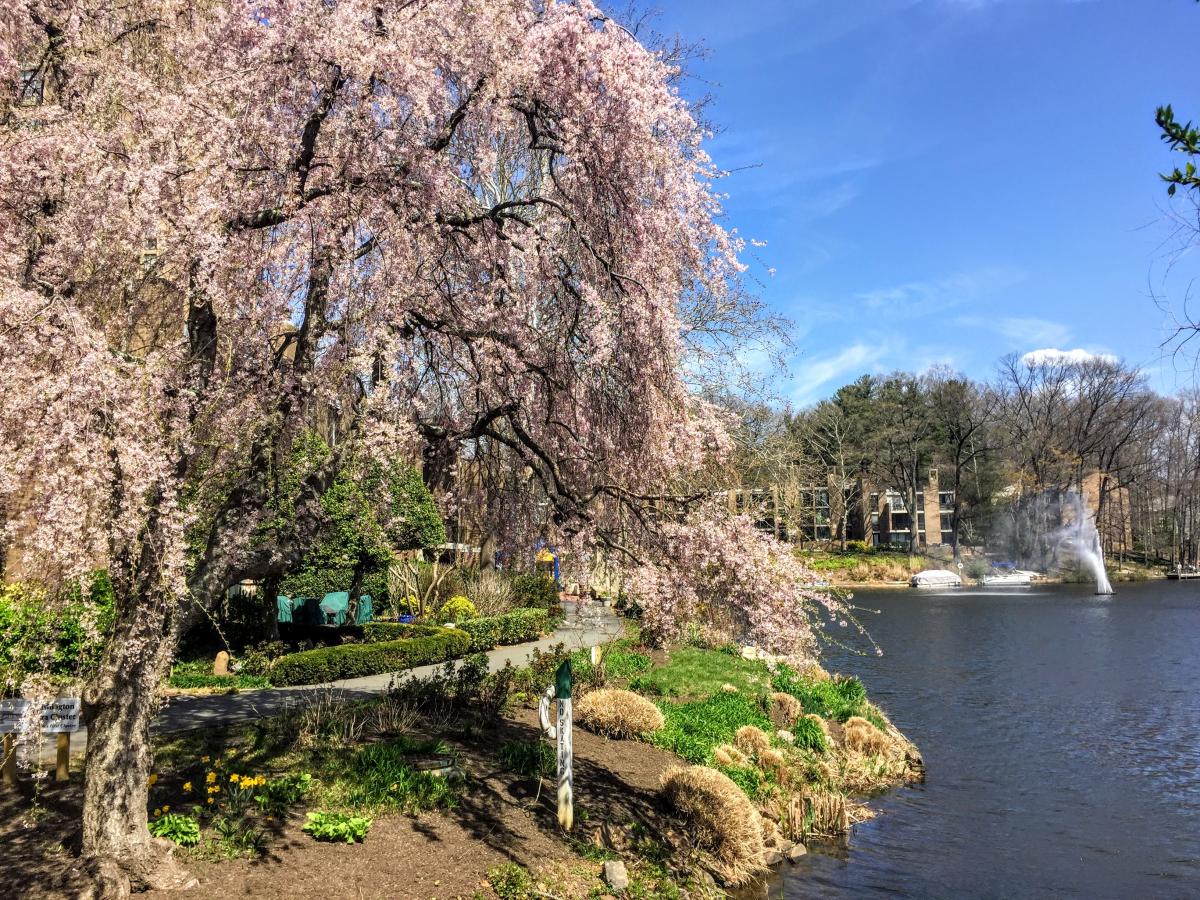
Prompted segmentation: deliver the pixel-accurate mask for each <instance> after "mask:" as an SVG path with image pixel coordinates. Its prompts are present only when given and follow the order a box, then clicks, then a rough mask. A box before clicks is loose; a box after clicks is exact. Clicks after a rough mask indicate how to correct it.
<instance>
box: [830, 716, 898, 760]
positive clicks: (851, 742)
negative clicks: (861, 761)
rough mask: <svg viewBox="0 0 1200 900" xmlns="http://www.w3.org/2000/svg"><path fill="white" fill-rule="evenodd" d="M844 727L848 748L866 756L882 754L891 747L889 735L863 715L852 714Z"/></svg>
mask: <svg viewBox="0 0 1200 900" xmlns="http://www.w3.org/2000/svg"><path fill="white" fill-rule="evenodd" d="M842 727H843V728H844V729H845V733H844V737H845V741H846V747H847V749H850V750H855V751H857V752H858V753H862V754H863V755H864V756H880V755H883V754H885V753H887V752H888V750H889V749H891V745H892V742H891V740H890V739H889V738H888V736H887V735H886V734H884V733H883V732H882V731H880V730H879V729H878V728H876V727H875V726H874V725H872V724H871V723H870V722H868V721H867V720H866V719H864V718H862V717H861V716H851V717H850V718H849V719H847V720H846V724H845V725H843V726H842Z"/></svg>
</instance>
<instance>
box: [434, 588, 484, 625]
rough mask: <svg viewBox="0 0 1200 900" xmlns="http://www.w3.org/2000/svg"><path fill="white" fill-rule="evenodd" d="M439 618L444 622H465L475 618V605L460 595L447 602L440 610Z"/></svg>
mask: <svg viewBox="0 0 1200 900" xmlns="http://www.w3.org/2000/svg"><path fill="white" fill-rule="evenodd" d="M438 618H439V619H440V620H441V621H443V622H464V621H466V620H467V619H473V618H475V604H474V603H472V602H471V601H470V600H468V599H467V598H466V597H464V596H463V595H462V594H458V595H456V596H454V597H451V598H450V599H449V600H447V601H446V602H445V603H444V604H443V605H442V608H441V609H439V610H438Z"/></svg>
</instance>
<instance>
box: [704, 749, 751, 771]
mask: <svg viewBox="0 0 1200 900" xmlns="http://www.w3.org/2000/svg"><path fill="white" fill-rule="evenodd" d="M713 762H715V763H716V764H717V765H719V766H736V767H737V768H739V769H740V768H743V767H745V766H748V765H750V758H749V757H748V756H746V754H745V753H743V752H742V751H741V750H739V749H738V748H737V747H734V746H733V745H732V744H722V745H721V746H719V747H717V748H716V749H714V750H713Z"/></svg>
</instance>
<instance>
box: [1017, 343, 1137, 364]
mask: <svg viewBox="0 0 1200 900" xmlns="http://www.w3.org/2000/svg"><path fill="white" fill-rule="evenodd" d="M1093 360H1103V361H1104V362H1114V363H1115V362H1116V361H1117V358H1116V357H1115V356H1113V355H1112V354H1111V353H1092V352H1091V351H1090V350H1084V349H1082V348H1080V347H1076V348H1075V349H1074V350H1059V349H1057V348H1055V347H1045V348H1043V349H1041V350H1030V351H1029V352H1028V353H1026V354H1025V355H1024V356H1022V357H1021V362H1023V363H1025V365H1027V366H1043V365H1062V364H1064V363H1086V362H1092V361H1093Z"/></svg>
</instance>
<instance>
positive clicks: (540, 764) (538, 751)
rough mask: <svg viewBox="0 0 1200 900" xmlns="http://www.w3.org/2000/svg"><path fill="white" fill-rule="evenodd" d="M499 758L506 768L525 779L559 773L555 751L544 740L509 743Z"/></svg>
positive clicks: (504, 746)
mask: <svg viewBox="0 0 1200 900" xmlns="http://www.w3.org/2000/svg"><path fill="white" fill-rule="evenodd" d="M497 757H498V758H499V760H500V764H501V765H502V766H504V768H506V769H508V770H509V771H511V772H515V773H516V774H518V775H520V776H522V777H523V778H544V777H549V776H551V775H553V774H554V773H555V772H556V771H558V760H557V759H556V758H555V755H554V750H552V749H551V747H550V745H549V744H547V743H546V742H545V741H542V740H537V739H534V740H530V741H508V742H507V743H505V744H502V745H501V746H500V751H499V753H498V754H497Z"/></svg>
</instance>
